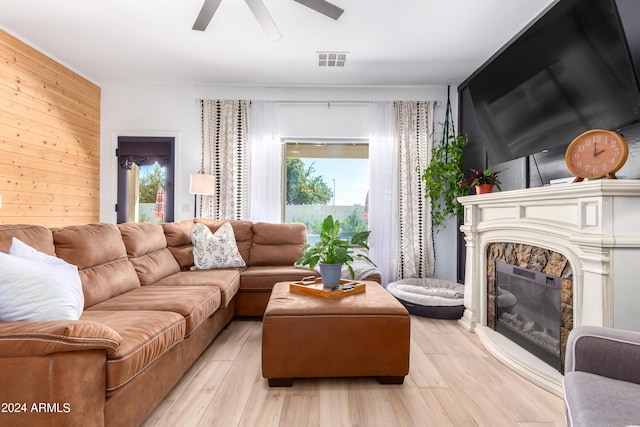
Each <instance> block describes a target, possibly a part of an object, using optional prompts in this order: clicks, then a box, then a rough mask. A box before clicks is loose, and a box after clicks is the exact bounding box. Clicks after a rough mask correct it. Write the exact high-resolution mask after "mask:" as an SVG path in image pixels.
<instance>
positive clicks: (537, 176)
mask: <svg viewBox="0 0 640 427" xmlns="http://www.w3.org/2000/svg"><path fill="white" fill-rule="evenodd" d="M616 3H617V6H618V11H619V14H620V18H621V21H622V25H623V27H624V30H625V35H626V36H627V43H628V45H629V50H630V52H631V56H632V58H633V61H634V65H635V69H636V74H637V76H639V77H640V22H639V21H638V19H637V18H638V16H640V1H638V0H616ZM458 97H459V103H458V109H459V110H458V129H460V131H461V132H463V133H466V134H467V135H468V136H469V143H468V144H467V147H466V148H465V150H464V162H463V168H464V171H465V173H469V171H470V169H485V168H487V167H491V168H492V169H493V170H500V169H504V168H506V170H505V171H504V172H502V173H501V175H500V176H501V181H502V190H503V191H508V190H517V189H522V188H531V187H541V186H543V185H549V184H550V182H551V180H555V179H561V178H570V177H571V176H572V175H571V173H570V172H569V170H568V169H567V167H566V164H565V161H564V152H565V150H566V147H567V146H568V145H569V143H571V141H566V144H565V145H564V146H561V147H559V148H556V149H554V150H549V151H548V152H543V153H536V154H533V155H530V156H526V157H522V158H519V159H515V160H511V161H509V162H505V163H499V164H490V163H489V159H488V157H487V150H486V147H485V146H484V144H482V143H479V142H478V141H480V140H481V138H479V135H480V129H479V126H478V122H477V117H476V114H475V111H474V107H473V103H472V101H471V96H470V93H469V89H468V87H467V86H466V82H465V83H463V84H462V85H461V86H460V87H459V88H458ZM617 130H618V131H619V132H620V133H621V134H622V135H623V136H624V137H625V138H626V140H627V142H628V143H629V157H628V159H627V163H626V164H625V166H623V168H622V169H620V171H618V172H617V173H616V175H617V176H618V178H620V179H640V124H636V125H633V126H630V127H627V128H623V129H617ZM576 136H577V135H576ZM457 258H458V264H457V276H458V277H457V278H458V281H459V282H460V283H463V282H464V266H465V241H464V235H463V234H462V233H458V242H457Z"/></svg>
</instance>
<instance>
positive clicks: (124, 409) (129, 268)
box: [0, 219, 380, 427]
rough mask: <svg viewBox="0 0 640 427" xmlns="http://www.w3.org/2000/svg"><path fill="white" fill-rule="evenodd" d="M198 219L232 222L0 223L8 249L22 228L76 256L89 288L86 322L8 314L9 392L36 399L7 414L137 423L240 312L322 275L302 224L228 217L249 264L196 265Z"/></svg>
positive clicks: (60, 253)
mask: <svg viewBox="0 0 640 427" xmlns="http://www.w3.org/2000/svg"><path fill="white" fill-rule="evenodd" d="M195 222H203V223H204V224H205V225H207V226H208V227H209V228H210V229H211V230H212V231H215V230H216V229H217V228H218V227H220V226H221V225H222V224H223V223H224V221H211V220H203V219H195V220H188V221H182V222H177V223H166V224H162V225H160V224H150V223H141V224H138V223H136V224H133V223H130V224H120V225H114V224H90V225H77V226H68V227H64V228H58V229H48V228H46V227H42V226H35V225H0V251H3V252H8V250H9V247H10V245H11V239H12V237H16V238H18V239H20V240H22V241H23V242H24V243H26V244H28V245H30V246H32V247H34V248H35V249H37V250H39V251H41V252H44V253H46V254H49V255H55V256H57V257H59V258H62V259H64V260H65V261H66V262H68V263H70V264H74V265H77V266H78V269H79V274H80V278H81V281H82V288H83V293H84V298H85V307H84V312H83V314H82V316H81V318H80V320H78V321H70V320H65V321H38V322H1V323H0V385H1V386H0V402H11V403H18V404H22V403H24V404H26V406H22V405H21V406H20V408H21V409H22V408H26V411H22V412H12V413H0V424H2V425H12V426H21V425H25V426H39V425H46V426H65V427H67V426H101V425H109V426H118V427H121V426H135V425H139V424H140V423H141V422H142V421H144V419H145V418H146V417H147V416H148V415H149V413H150V412H151V411H152V410H153V409H154V408H155V407H156V405H157V404H158V403H159V402H160V401H161V400H162V399H163V398H164V396H165V395H166V394H167V393H168V392H169V390H171V388H172V387H173V386H174V385H175V384H176V383H177V382H178V380H179V379H180V378H181V377H182V375H183V374H184V373H185V372H186V371H187V369H189V367H190V366H191V365H192V364H193V362H194V361H195V360H196V359H197V358H198V357H199V356H200V354H201V353H202V352H203V351H204V350H205V349H206V348H207V347H208V346H209V345H210V344H211V342H212V341H213V340H214V338H215V337H216V336H217V334H218V333H219V332H220V331H221V330H222V329H223V328H224V327H225V326H226V325H227V324H228V323H229V322H230V321H231V319H232V318H233V317H234V316H236V315H237V316H262V315H263V313H264V310H265V307H266V304H267V301H268V299H269V295H270V292H271V288H272V287H273V285H274V284H275V283H276V282H279V281H285V280H299V279H300V278H302V277H303V276H308V275H311V274H314V273H313V272H312V271H309V270H301V269H299V268H297V267H294V266H293V263H294V261H295V260H296V259H297V258H298V256H299V254H300V249H301V247H302V245H303V244H304V243H305V241H306V230H305V227H304V225H302V224H266V223H252V222H249V221H229V222H231V224H232V226H233V229H234V233H235V236H236V241H237V245H238V249H239V251H240V253H241V255H242V257H243V259H244V260H245V262H246V263H247V267H244V268H230V269H218V270H197V271H191V270H190V267H191V266H192V265H193V255H192V246H191V241H190V236H191V230H192V228H193V226H194V223H195ZM367 279H368V280H377V281H380V277H379V276H374V277H369V278H367ZM33 404H36V407H39V408H45V410H42V411H33V407H34V406H33ZM42 404H44V406H42ZM38 405H40V406H38ZM13 407H14V408H18V407H17V406H13Z"/></svg>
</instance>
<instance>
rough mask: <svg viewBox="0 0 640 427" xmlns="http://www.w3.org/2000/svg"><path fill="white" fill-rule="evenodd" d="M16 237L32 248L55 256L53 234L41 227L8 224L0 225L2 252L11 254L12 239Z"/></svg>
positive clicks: (0, 248) (0, 246)
mask: <svg viewBox="0 0 640 427" xmlns="http://www.w3.org/2000/svg"><path fill="white" fill-rule="evenodd" d="M13 237H16V238H18V239H20V240H21V241H23V242H24V243H26V244H27V245H29V246H31V247H32V248H34V249H36V250H38V251H40V252H43V253H45V254H47V255H55V254H56V247H55V246H54V244H53V233H52V232H51V230H50V229H48V228H47V227H43V226H41V225H24V224H6V225H0V251H1V252H7V253H8V252H9V248H10V247H11V242H12V240H11V239H12V238H13Z"/></svg>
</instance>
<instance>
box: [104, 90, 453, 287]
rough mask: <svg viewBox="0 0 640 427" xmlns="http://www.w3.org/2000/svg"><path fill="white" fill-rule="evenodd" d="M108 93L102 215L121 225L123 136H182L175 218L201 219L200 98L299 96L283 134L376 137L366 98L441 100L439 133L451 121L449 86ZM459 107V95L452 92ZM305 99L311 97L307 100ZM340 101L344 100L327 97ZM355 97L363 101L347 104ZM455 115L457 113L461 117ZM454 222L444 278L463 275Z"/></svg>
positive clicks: (284, 114)
mask: <svg viewBox="0 0 640 427" xmlns="http://www.w3.org/2000/svg"><path fill="white" fill-rule="evenodd" d="M101 89H102V97H101V131H100V133H101V135H100V137H101V152H100V157H101V160H100V163H101V168H100V173H101V176H100V187H101V191H100V195H101V200H100V220H101V221H103V222H113V223H115V222H116V213H115V211H114V206H115V204H116V201H117V162H116V158H115V149H116V147H117V136H119V135H133V136H175V137H176V165H175V172H176V180H175V220H176V221H179V220H182V219H187V218H191V217H193V209H194V206H193V203H194V198H193V196H192V195H191V194H189V174H191V173H195V172H197V171H198V170H199V169H200V162H201V150H202V133H201V110H200V103H199V100H200V99H254V100H277V101H292V102H283V103H282V104H281V107H280V112H279V117H280V133H281V135H282V136H283V137H296V138H313V137H329V138H368V136H369V129H368V118H367V111H368V106H367V104H366V101H408V100H436V101H440V104H439V105H438V106H437V107H436V110H435V122H436V130H438V129H439V125H438V124H439V123H442V122H443V121H444V113H445V104H446V97H447V88H446V86H420V87H357V88H347V87H331V88H310V87H309V88H305V87H303V88H299V87H277V88H268V87H226V86H225V87H199V86H188V85H184V86H151V85H149V86H146V85H105V86H103V87H102V88H101ZM451 94H452V108H453V112H454V116H455V113H456V112H457V92H456V90H455V88H452V90H451ZM302 101H305V102H302ZM327 101H340V102H335V103H331V102H327ZM347 101H355V102H347ZM454 119H455V118H454ZM455 235H456V230H455V227H454V226H450V227H448V228H447V229H446V230H443V231H441V232H440V233H438V234H437V235H436V256H437V259H436V275H437V276H438V277H440V278H444V279H449V280H453V279H455V275H456V253H455V241H456V240H455Z"/></svg>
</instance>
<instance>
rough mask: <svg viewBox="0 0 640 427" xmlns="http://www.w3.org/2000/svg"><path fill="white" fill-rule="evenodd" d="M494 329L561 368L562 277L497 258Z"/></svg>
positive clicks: (550, 363)
mask: <svg viewBox="0 0 640 427" xmlns="http://www.w3.org/2000/svg"><path fill="white" fill-rule="evenodd" d="M495 271H496V277H495V282H496V294H495V301H496V303H495V304H494V305H495V310H494V311H493V313H492V314H493V316H494V317H495V320H494V321H493V324H494V326H495V330H496V331H498V332H500V333H501V334H502V335H504V336H506V337H507V338H509V339H510V340H511V341H513V342H515V343H516V344H518V345H520V346H521V347H523V348H525V349H526V350H528V351H529V352H531V353H532V354H535V355H536V356H537V357H539V358H540V359H542V360H543V361H545V362H546V363H548V364H549V365H551V366H553V367H554V368H556V369H558V370H560V369H561V364H560V342H561V341H560V324H561V316H560V313H561V304H560V280H561V279H560V277H558V276H552V275H550V274H546V273H542V272H539V271H535V270H530V269H528V268H522V267H517V266H514V265H510V264H507V263H505V262H502V261H496V268H495Z"/></svg>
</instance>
